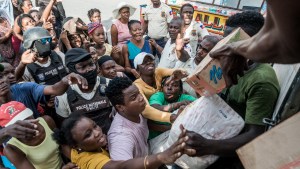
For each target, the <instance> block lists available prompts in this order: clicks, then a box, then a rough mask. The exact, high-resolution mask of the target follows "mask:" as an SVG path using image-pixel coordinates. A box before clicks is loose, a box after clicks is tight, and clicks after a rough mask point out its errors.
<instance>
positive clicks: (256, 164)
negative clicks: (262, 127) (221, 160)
mask: <svg viewBox="0 0 300 169" xmlns="http://www.w3.org/2000/svg"><path fill="white" fill-rule="evenodd" d="M299 128H300V112H299V113H297V114H295V115H294V116H292V117H290V118H289V119H287V120H285V121H283V122H282V123H280V124H279V125H277V126H275V127H274V128H272V129H271V130H269V131H268V132H266V133H264V134H263V135H261V136H259V137H257V138H256V139H254V140H253V141H251V142H250V143H248V144H246V145H245V146H243V147H241V148H239V149H238V150H237V154H238V155H239V158H240V159H241V161H242V163H243V165H244V167H245V168H246V169H299V168H300V133H299Z"/></svg>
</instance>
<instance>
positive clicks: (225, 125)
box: [150, 95, 244, 169]
mask: <svg viewBox="0 0 300 169" xmlns="http://www.w3.org/2000/svg"><path fill="white" fill-rule="evenodd" d="M180 124H183V126H184V127H185V128H186V129H187V130H191V131H194V132H196V133H198V134H201V135H202V136H203V137H205V138H207V139H214V140H221V139H228V138H232V137H234V136H236V135H238V134H239V133H240V132H241V130H242V129H243V127H244V120H243V119H242V118H241V117H240V116H239V115H238V114H237V113H236V112H235V111H234V110H233V109H232V108H231V107H229V106H228V105H227V103H226V102H224V101H223V100H222V99H221V98H220V97H219V96H218V95H213V96H211V97H201V98H199V99H198V100H196V101H194V102H193V103H191V104H190V105H188V106H187V107H186V108H185V109H184V110H183V112H182V113H181V114H180V116H179V117H178V118H177V119H176V121H175V122H174V124H173V125H172V128H171V131H170V133H169V136H168V138H167V139H166V137H167V136H166V134H162V135H160V136H158V137H157V138H155V139H153V140H151V141H150V152H151V153H158V152H162V151H164V150H165V149H167V148H168V147H170V145H172V144H173V143H174V142H175V141H176V140H177V139H178V136H179V134H180V132H181V130H180V128H179V125H180ZM217 159H218V156H216V155H207V156H202V157H189V156H187V155H183V156H181V157H180V158H179V159H177V161H176V162H175V163H176V164H177V165H179V166H180V167H182V168H192V169H193V168H197V169H202V168H207V167H208V166H209V165H211V164H212V163H214V162H215V161H216V160H217Z"/></svg>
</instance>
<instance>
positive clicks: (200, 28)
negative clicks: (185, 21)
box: [197, 22, 209, 38]
mask: <svg viewBox="0 0 300 169" xmlns="http://www.w3.org/2000/svg"><path fill="white" fill-rule="evenodd" d="M197 32H198V36H200V37H201V38H204V36H206V35H209V33H208V30H207V29H206V28H205V26H204V25H203V23H202V22H200V23H199V25H198V28H197Z"/></svg>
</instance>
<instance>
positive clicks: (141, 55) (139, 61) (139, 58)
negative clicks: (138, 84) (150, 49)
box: [133, 52, 155, 69]
mask: <svg viewBox="0 0 300 169" xmlns="http://www.w3.org/2000/svg"><path fill="white" fill-rule="evenodd" d="M146 56H150V57H151V58H152V59H155V57H154V56H153V55H152V54H150V53H146V52H142V53H139V54H138V55H136V57H135V58H134V61H133V65H134V68H135V69H136V68H137V65H140V64H142V63H143V61H144V58H145V57H146Z"/></svg>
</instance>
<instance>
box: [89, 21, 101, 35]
mask: <svg viewBox="0 0 300 169" xmlns="http://www.w3.org/2000/svg"><path fill="white" fill-rule="evenodd" d="M101 26H103V25H102V24H101V23H99V22H91V23H89V24H88V34H89V35H90V34H92V33H93V32H94V30H96V29H97V28H99V27H101Z"/></svg>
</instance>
